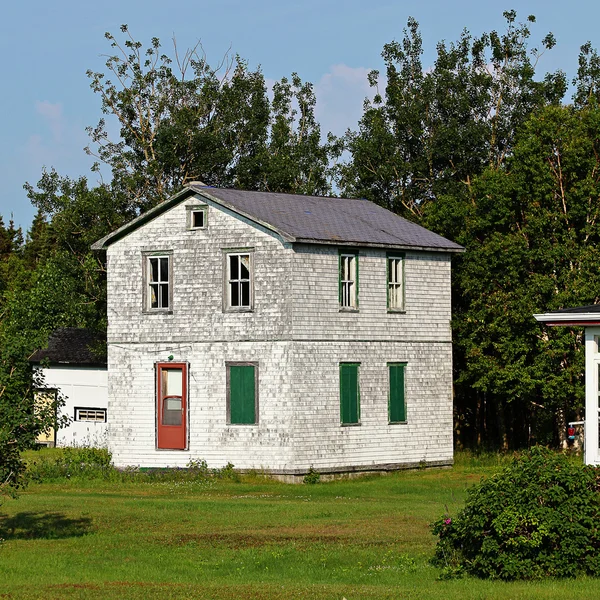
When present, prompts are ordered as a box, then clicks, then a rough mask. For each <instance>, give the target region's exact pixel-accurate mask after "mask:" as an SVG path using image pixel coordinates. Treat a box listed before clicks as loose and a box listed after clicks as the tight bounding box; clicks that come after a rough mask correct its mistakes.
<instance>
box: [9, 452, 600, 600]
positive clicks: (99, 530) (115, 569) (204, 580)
mask: <svg viewBox="0 0 600 600" xmlns="http://www.w3.org/2000/svg"><path fill="white" fill-rule="evenodd" d="M495 468H497V463H496V461H490V460H487V461H479V462H478V461H476V460H474V459H469V458H464V457H461V458H460V459H459V461H458V465H457V466H455V467H454V468H453V469H444V470H418V471H405V472H400V473H396V474H393V475H390V476H387V477H369V478H364V479H356V480H352V481H336V482H329V483H319V484H317V485H286V484H281V483H276V482H273V481H269V480H265V479H262V478H260V477H258V476H254V477H251V476H248V477H245V478H243V479H242V480H241V481H239V482H235V481H229V480H205V481H182V482H152V483H148V482H144V483H139V482H136V483H133V482H132V483H122V482H121V483H118V482H106V481H102V480H91V481H85V480H75V481H73V480H70V481H57V482H54V483H45V484H32V485H31V486H30V487H29V488H28V489H27V490H26V491H25V492H24V493H22V494H21V496H20V498H19V499H17V500H7V501H5V502H4V504H2V506H0V538H2V539H3V541H2V542H1V543H0V598H15V599H21V598H23V599H27V598H44V599H48V600H49V599H54V598H94V599H95V598H98V599H100V598H102V599H105V598H136V599H137V598H139V599H142V598H143V599H147V598H156V599H159V598H160V599H170V598H177V599H180V598H181V599H183V598H227V599H229V598H231V599H238V598H264V599H267V598H268V599H270V598H276V599H277V598H281V599H283V598H285V599H288V598H314V599H328V598H336V599H341V598H347V599H348V600H351V599H358V598H394V599H396V598H402V599H408V598H410V599H413V598H436V599H444V600H451V599H465V598H501V599H509V598H510V599H517V598H522V599H530V598H533V599H535V598H543V599H550V598H557V599H558V598H560V599H561V600H562V599H564V598H586V599H588V598H600V580H594V579H581V580H575V581H552V580H548V581H542V582H533V583H511V584H507V583H502V582H488V581H480V580H476V579H470V578H466V579H459V580H452V581H440V580H438V576H439V570H438V569H435V568H433V567H432V566H430V565H429V562H428V561H429V558H430V556H431V554H432V550H433V546H434V544H435V539H434V538H433V536H432V535H431V533H430V530H429V523H430V522H431V521H433V520H434V519H435V518H437V517H438V516H440V515H441V514H444V513H445V512H446V509H448V510H449V511H450V513H455V512H456V511H457V510H458V508H459V507H460V506H461V505H462V502H463V500H464V497H465V493H466V489H467V488H468V487H469V486H470V485H472V484H473V483H475V482H477V481H478V480H479V478H480V477H481V475H484V474H491V473H492V472H493V471H494V469H495Z"/></svg>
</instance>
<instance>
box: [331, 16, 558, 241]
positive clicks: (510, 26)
mask: <svg viewBox="0 0 600 600" xmlns="http://www.w3.org/2000/svg"><path fill="white" fill-rule="evenodd" d="M504 16H505V18H506V20H507V30H506V33H504V34H503V35H500V34H498V33H497V32H495V31H492V32H491V33H490V34H483V35H482V36H481V37H479V38H473V37H472V36H471V34H470V33H469V32H468V31H466V30H465V31H464V32H463V33H462V35H461V37H460V39H459V40H458V41H457V42H455V43H451V44H449V45H447V44H446V43H445V42H440V43H439V44H438V46H437V59H436V61H435V64H434V65H433V67H432V68H431V69H428V70H425V68H424V66H423V64H422V62H421V56H422V53H423V49H422V39H421V35H420V32H419V28H418V23H417V22H416V21H415V20H414V19H412V18H411V19H409V21H408V30H405V37H404V39H403V40H402V42H391V43H389V44H386V45H385V46H384V49H383V53H382V56H383V59H384V62H385V66H386V86H385V92H384V94H380V93H379V89H378V85H379V84H378V82H379V72H378V71H372V72H371V73H370V74H369V82H370V84H371V86H373V87H374V88H375V89H376V91H377V93H376V95H375V97H374V100H373V102H366V103H365V112H364V115H363V117H362V119H361V121H360V123H359V130H358V132H349V133H348V134H347V135H346V139H345V141H346V146H347V149H348V151H349V152H350V155H351V158H350V160H349V161H348V163H346V164H345V165H343V166H342V167H341V169H340V185H341V187H342V189H343V190H344V192H345V194H346V195H351V196H362V197H366V198H368V199H370V200H373V201H374V202H377V203H378V204H381V205H382V206H385V207H386V208H389V209H390V210H393V211H395V212H397V213H399V214H402V215H403V216H406V217H407V218H409V219H412V220H417V221H422V222H424V224H429V225H430V226H432V227H434V228H436V229H437V230H439V231H440V232H441V233H446V234H448V233H450V232H446V231H444V224H445V220H442V219H440V218H439V216H438V214H437V213H438V208H439V207H438V206H437V205H438V204H440V203H441V201H442V200H443V198H444V197H446V196H448V197H450V198H452V201H453V202H454V201H456V199H457V198H458V199H460V202H465V201H467V200H468V197H469V188H470V185H471V183H472V180H473V177H474V176H476V175H477V174H479V173H481V172H482V171H483V170H484V169H485V168H486V167H487V166H491V167H495V168H498V167H499V166H500V165H501V164H502V163H503V162H504V160H505V158H506V157H507V156H508V155H510V153H511V148H512V145H513V143H514V136H515V132H516V131H517V130H518V129H519V127H520V125H521V124H522V123H523V121H524V120H525V119H526V118H527V116H528V115H529V114H530V113H531V111H532V110H533V109H534V108H536V107H538V106H542V105H545V104H548V103H558V102H559V101H560V99H561V98H562V97H563V95H564V93H565V90H566V80H565V77H564V75H563V74H562V73H560V72H558V73H555V74H550V75H547V76H546V77H545V79H544V80H543V81H536V80H535V79H534V75H535V63H536V61H537V59H538V58H539V56H541V53H542V52H538V50H536V49H533V50H532V52H533V57H534V61H533V62H532V60H531V58H530V52H529V48H528V45H527V44H528V39H529V37H530V31H529V25H527V24H517V23H516V13H515V12H514V11H507V12H505V13H504ZM528 22H529V23H533V22H535V18H534V17H533V16H530V17H529V18H528ZM553 46H554V38H553V36H552V35H551V34H548V35H547V36H546V37H545V38H544V40H543V43H542V48H543V49H550V48H552V47H553ZM442 212H443V211H442ZM430 213H433V214H430Z"/></svg>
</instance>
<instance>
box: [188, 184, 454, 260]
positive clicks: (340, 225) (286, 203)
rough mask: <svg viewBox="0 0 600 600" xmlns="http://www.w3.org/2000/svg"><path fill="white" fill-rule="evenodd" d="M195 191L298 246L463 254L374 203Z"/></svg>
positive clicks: (203, 190)
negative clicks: (349, 245)
mask: <svg viewBox="0 0 600 600" xmlns="http://www.w3.org/2000/svg"><path fill="white" fill-rule="evenodd" d="M190 188H191V189H192V190H194V191H196V192H198V193H200V194H205V195H207V196H209V197H210V198H215V199H217V200H220V201H221V202H222V203H223V204H225V205H228V206H229V207H231V208H233V209H234V210H236V211H239V212H241V213H243V214H245V215H247V216H249V217H252V218H255V219H258V220H259V221H261V222H264V223H268V224H270V225H272V226H273V227H275V228H276V229H277V230H278V231H279V232H281V233H285V234H287V235H288V236H289V237H291V238H294V241H297V242H319V243H328V244H336V243H339V242H343V243H354V244H358V245H368V246H370V245H377V246H406V247H419V248H427V249H431V250H446V251H454V252H457V251H461V250H462V249H463V248H462V246H459V245H458V244H455V243H454V242H451V241H450V240H447V239H446V238H443V237H442V236H440V235H437V234H436V233H433V232H432V231H429V230H428V229H425V228H424V227H421V226H419V225H416V224H415V223H411V222H410V221H407V220H406V219H403V218H402V217H399V216H398V215H396V214H394V213H393V212H391V211H389V210H387V209H385V208H382V207H381V206H378V205H377V204H375V203H373V202H369V201H368V200H356V199H349V198H325V197H321V196H301V195H294V194H276V193H268V192H247V191H242V190H229V189H218V188H207V187H204V186H200V185H196V184H192V185H190Z"/></svg>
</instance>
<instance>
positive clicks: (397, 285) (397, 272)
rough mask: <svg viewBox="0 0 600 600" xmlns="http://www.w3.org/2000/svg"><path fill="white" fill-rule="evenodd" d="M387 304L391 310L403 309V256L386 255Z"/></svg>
mask: <svg viewBox="0 0 600 600" xmlns="http://www.w3.org/2000/svg"><path fill="white" fill-rule="evenodd" d="M387 264H388V267H387V268H388V272H387V284H388V290H387V305H388V309H389V310H391V311H403V310H404V257H403V256H399V255H396V256H392V255H388V257H387Z"/></svg>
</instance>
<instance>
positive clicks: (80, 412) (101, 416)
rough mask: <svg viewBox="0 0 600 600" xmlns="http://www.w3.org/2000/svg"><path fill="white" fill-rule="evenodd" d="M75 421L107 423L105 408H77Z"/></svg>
mask: <svg viewBox="0 0 600 600" xmlns="http://www.w3.org/2000/svg"><path fill="white" fill-rule="evenodd" d="M75 421H87V422H89V423H106V409H105V408H75Z"/></svg>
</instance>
